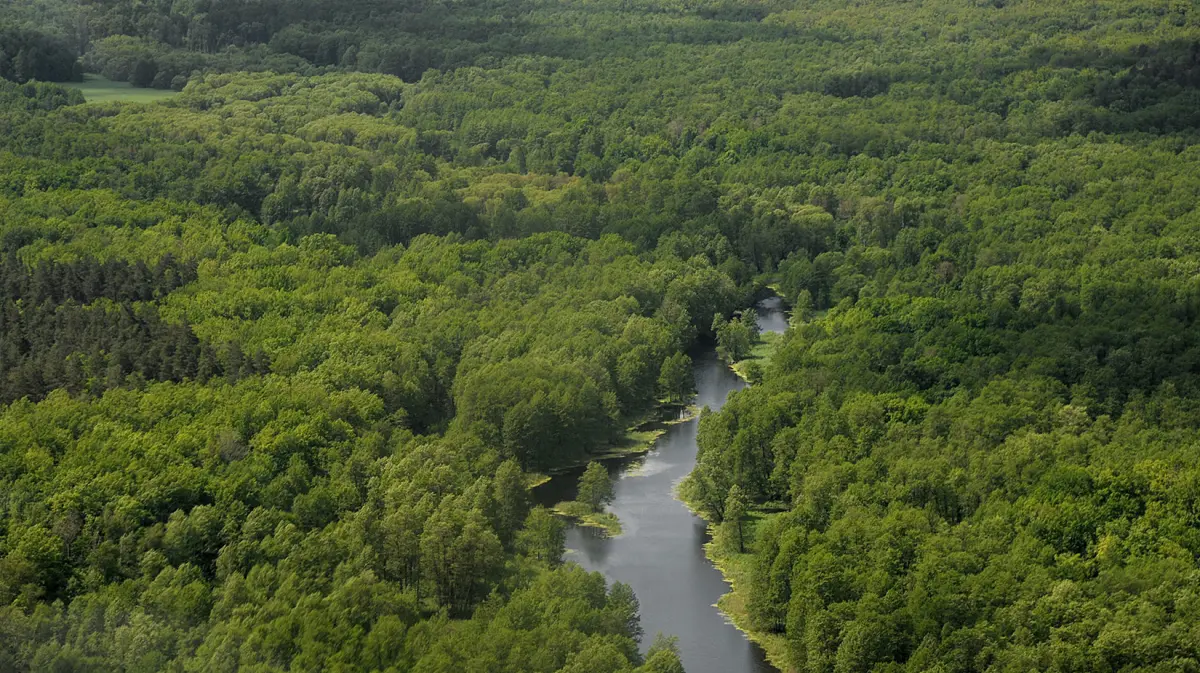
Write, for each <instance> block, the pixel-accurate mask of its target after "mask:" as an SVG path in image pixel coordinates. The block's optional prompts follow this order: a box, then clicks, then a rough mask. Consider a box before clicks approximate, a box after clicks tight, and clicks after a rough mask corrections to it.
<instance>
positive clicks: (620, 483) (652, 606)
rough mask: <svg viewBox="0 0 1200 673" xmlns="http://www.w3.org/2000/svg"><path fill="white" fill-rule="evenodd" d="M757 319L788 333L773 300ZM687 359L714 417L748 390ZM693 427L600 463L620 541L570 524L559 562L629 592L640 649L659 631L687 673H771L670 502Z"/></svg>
mask: <svg viewBox="0 0 1200 673" xmlns="http://www.w3.org/2000/svg"><path fill="white" fill-rule="evenodd" d="M757 313H758V324H759V327H760V328H761V329H762V331H764V332H782V331H784V330H785V329H787V314H786V313H784V311H783V307H782V302H781V301H780V300H779V298H778V297H772V298H770V299H766V300H764V301H762V302H760V303H759V305H758V307H757ZM692 359H693V362H694V372H695V376H696V391H697V394H696V405H697V406H700V407H704V406H708V407H709V408H711V409H714V410H715V409H720V408H721V406H722V405H724V403H725V398H726V397H728V395H729V393H731V392H733V391H735V390H740V389H742V388H744V387H745V386H746V384H745V382H743V381H742V380H741V379H740V378H738V376H737V375H736V374H734V373H733V372H732V371H730V369H729V367H727V366H726V365H725V363H724V362H722V361H721V360H720V359H718V358H717V354H716V352H715V351H713V349H711V348H707V349H704V350H702V351H697V352H695V353H693V354H692ZM698 425H699V421H698V420H695V419H693V420H691V421H688V422H686V423H680V424H678V425H673V426H670V428H669V429H668V430H667V431H666V433H664V434H663V435H662V437H660V438H659V440H658V441H657V442H656V443H655V445H654V449H653V450H651V451H650V452H649V453H647V454H645V455H643V456H636V457H626V458H615V459H611V460H607V461H605V466H606V467H607V468H608V470H609V473H610V474H611V475H612V476H613V478H614V480H615V481H614V487H615V491H616V497H615V498H614V499H613V502H612V504H611V505H609V507H608V511H610V512H612V513H613V514H615V515H616V516H617V518H618V519H620V520H621V527H622V529H623V532H622V534H621V535H620V536H618V537H615V538H607V537H604V536H603V535H602V534H600V533H599V532H598V530H597V529H595V528H589V527H583V526H574V525H572V526H570V528H568V530H567V550H568V551H567V557H566V558H567V560H569V561H575V562H576V563H578V564H580V565H581V566H583V567H584V568H587V569H588V570H593V571H599V572H601V573H603V574H604V575H605V577H607V578H608V579H609V581H620V582H624V583H626V584H628V585H630V586H631V587H633V590H634V593H636V594H637V597H638V602H639V604H640V607H641V615H642V627H643V629H645V632H646V637H645V638H644V639H643V641H642V648H643V650H645V648H646V647H648V646H649V645H650V643H651V642H653V640H654V635H655V634H656V633H658V632H662V633H665V634H668V635H674V636H677V637H678V638H679V649H680V653H681V654H682V658H683V665H684V668H685V669H686V670H687V672H688V673H740V672H746V673H774V672H775V668H774V667H773V666H771V664H769V663H767V660H766V656H765V654H764V653H763V651H762V649H761V648H760V647H759V646H758V645H756V644H754V643H752V642H750V641H749V640H747V639H746V637H745V636H744V635H743V634H742V633H741V632H740V631H738V630H737V629H736V628H734V626H733V625H732V624H730V623H729V621H728V620H727V619H726V618H725V616H724V615H722V614H721V612H720V611H719V610H717V608H716V607H715V606H714V604H715V603H716V602H717V599H718V598H719V597H720V596H721V595H723V594H725V593H727V592H728V591H729V584H728V583H727V582H725V580H724V579H723V578H722V577H721V573H720V572H719V571H718V570H717V569H716V568H714V567H713V566H712V564H711V563H709V561H708V558H707V557H705V555H704V543H705V542H707V541H708V531H707V526H706V525H705V522H704V520H703V519H701V518H700V517H698V516H696V515H694V514H692V513H691V511H690V510H688V508H687V507H686V506H684V504H683V503H682V502H680V501H679V500H677V499H676V498H675V487H676V486H677V485H678V484H679V482H680V480H682V479H683V478H684V477H686V476H687V475H688V473H690V472H691V471H692V468H693V467H694V466H695V464H696V429H697V427H698ZM582 472H583V468H578V469H576V470H571V471H567V472H564V473H562V474H560V475H557V476H555V478H554V479H552V480H551V481H550V482H549V483H547V484H545V485H543V486H540V487H539V488H537V489H536V490H535V497H536V498H537V499H538V501H539V502H540V503H542V504H544V505H547V506H552V505H554V504H555V503H557V502H561V501H563V500H573V499H574V498H575V484H576V483H577V481H578V479H579V475H580V474H582Z"/></svg>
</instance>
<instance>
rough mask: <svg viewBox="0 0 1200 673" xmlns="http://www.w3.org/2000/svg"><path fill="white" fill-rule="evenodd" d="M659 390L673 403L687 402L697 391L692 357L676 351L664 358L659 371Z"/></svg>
mask: <svg viewBox="0 0 1200 673" xmlns="http://www.w3.org/2000/svg"><path fill="white" fill-rule="evenodd" d="M658 390H659V392H660V393H661V394H662V396H663V398H664V399H666V400H667V402H670V403H672V404H681V403H683V402H687V401H688V400H689V399H691V397H692V395H694V394H695V393H696V379H695V376H694V375H693V374H692V359H691V358H690V357H688V356H687V354H686V353H675V354H673V355H671V356H670V357H668V358H667V359H665V360H663V363H662V368H661V370H660V371H659V373H658Z"/></svg>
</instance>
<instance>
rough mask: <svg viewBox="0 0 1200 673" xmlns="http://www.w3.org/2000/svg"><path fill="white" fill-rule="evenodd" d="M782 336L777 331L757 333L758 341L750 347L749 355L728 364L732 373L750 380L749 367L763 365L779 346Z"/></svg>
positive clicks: (744, 379) (747, 380)
mask: <svg viewBox="0 0 1200 673" xmlns="http://www.w3.org/2000/svg"><path fill="white" fill-rule="evenodd" d="M782 338H783V334H780V333H779V332H764V333H763V334H760V335H758V341H756V342H755V343H754V347H753V348H751V349H750V357H748V358H746V359H745V360H738V361H737V362H735V363H733V364H732V365H730V369H732V370H733V373H735V374H737V375H738V376H740V377H741V378H742V380H743V381H746V382H748V383H750V382H752V381H751V379H752V378H753V377H752V376H751V375H750V369H751V368H752V367H754V366H755V365H757V366H759V367H763V366H765V365H766V364H767V361H768V360H770V359H771V357H772V356H773V355H775V349H776V347H778V346H779V340H780V339H782Z"/></svg>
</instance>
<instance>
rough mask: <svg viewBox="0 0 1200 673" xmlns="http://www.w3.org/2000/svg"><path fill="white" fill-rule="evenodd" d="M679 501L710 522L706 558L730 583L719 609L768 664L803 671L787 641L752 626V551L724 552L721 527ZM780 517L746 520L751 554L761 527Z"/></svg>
mask: <svg viewBox="0 0 1200 673" xmlns="http://www.w3.org/2000/svg"><path fill="white" fill-rule="evenodd" d="M676 497H677V498H678V499H679V501H680V502H682V503H683V504H684V505H687V508H688V509H690V510H691V511H692V513H693V514H695V515H696V516H698V517H700V518H702V519H704V520H705V521H706V522H708V536H709V541H708V542H707V543H705V545H704V555H705V556H706V557H708V560H709V562H710V563H712V565H713V567H714V568H716V569H717V570H718V571H720V573H721V576H722V577H724V578H725V581H726V582H728V583H729V591H728V592H727V593H725V594H723V595H722V596H721V597H720V598H718V599H717V602H716V603H715V607H716V608H717V609H718V610H720V611H721V614H723V615H725V617H726V618H727V619H729V621H730V623H732V624H733V626H734V628H736V629H737V630H738V631H741V632H742V634H744V635H745V636H746V638H747V639H749V640H750V641H752V642H754V643H756V644H757V645H758V646H759V647H761V648H762V649H763V652H765V653H766V655H767V661H769V662H771V665H772V666H774V667H775V668H777V669H779V671H780V673H799V669H797V668H795V667H794V666H792V664H791V660H790V657H789V656H788V652H787V641H786V640H785V639H784V637H783V635H782V634H778V633H768V632H766V631H756V630H755V629H754V628H753V627H752V626H751V624H750V613H749V611H748V610H747V609H746V594H747V593H748V591H749V589H748V586H749V584H750V574H751V572H752V566H751V563H753V561H754V555H753V554H751V553H750V552H749V551H747V552H745V553H740V554H739V553H736V552H731V551H728V550H725V549H722V548H721V546H720V544H718V539H719V538H718V535H717V525H716V524H714V523H713V522H712V521H709V520H708V519H707V518H706V517H705V516H704V514H703V513H702V512H701V510H700V508H699V507H697V506H696V505H695V504H694V503H691V502H688V501H687V499H685V498H684V497H683V496H682V495H681V494H679V493H676ZM779 514H780V513H779V512H762V511H752V512H750V513H749V514H748V515H747V516H746V520H745V521H744V522H743V525H744V527H745V528H744V535H745V537H746V541H745V548H746V549H747V550H749V549H753V548H754V542H755V540H756V539H757V534H758V527H759V526H761V525H762V524H763V523H764V522H766V521H767V520H768V519H770V518H771V517H774V516H778V515H779Z"/></svg>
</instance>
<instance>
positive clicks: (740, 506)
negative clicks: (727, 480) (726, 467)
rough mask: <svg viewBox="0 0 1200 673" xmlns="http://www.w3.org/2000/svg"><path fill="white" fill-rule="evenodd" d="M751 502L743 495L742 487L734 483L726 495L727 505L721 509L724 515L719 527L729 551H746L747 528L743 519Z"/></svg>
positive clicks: (722, 539) (722, 540)
mask: <svg viewBox="0 0 1200 673" xmlns="http://www.w3.org/2000/svg"><path fill="white" fill-rule="evenodd" d="M748 504H749V503H747V502H746V497H745V496H744V495H742V489H741V488H740V487H738V485H737V484H734V485H733V486H732V487H730V489H729V495H727V496H725V507H723V508H722V510H721V515H722V517H723V519H722V521H721V527H720V529H719V531H718V532H719V534H720V539H721V544H723V545H724V546H725V547H727V548H728V549H729V551H732V552H735V553H738V554H741V553H743V552H745V551H746V528H745V522H744V521H743V519H745V518H746V508H747V506H748Z"/></svg>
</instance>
